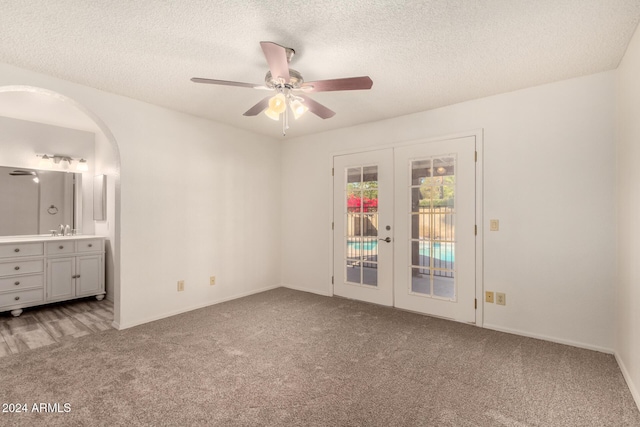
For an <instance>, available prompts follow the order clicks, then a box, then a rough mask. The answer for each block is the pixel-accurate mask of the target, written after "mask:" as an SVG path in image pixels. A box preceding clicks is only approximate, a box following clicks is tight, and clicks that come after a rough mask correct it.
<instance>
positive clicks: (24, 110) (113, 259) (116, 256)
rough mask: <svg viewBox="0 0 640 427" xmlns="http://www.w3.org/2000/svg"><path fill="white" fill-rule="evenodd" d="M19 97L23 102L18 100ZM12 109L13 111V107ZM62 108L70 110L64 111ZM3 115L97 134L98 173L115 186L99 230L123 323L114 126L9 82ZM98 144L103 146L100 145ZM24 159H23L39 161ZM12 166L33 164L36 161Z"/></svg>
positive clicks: (51, 95)
mask: <svg viewBox="0 0 640 427" xmlns="http://www.w3.org/2000/svg"><path fill="white" fill-rule="evenodd" d="M4 96H6V97H7V99H9V97H11V101H12V102H11V103H10V104H8V103H4V104H3V103H2V98H3V97H4ZM16 100H19V102H15V101H16ZM10 110H12V111H10ZM60 111H63V112H66V113H67V114H61V113H60ZM0 115H3V116H7V117H12V118H16V119H22V120H29V121H34V122H41V123H46V124H50V125H56V126H61V127H69V128H76V129H82V130H88V131H91V132H93V133H95V135H96V150H95V160H96V162H95V163H96V166H95V169H94V173H95V174H105V175H107V176H108V182H109V184H110V185H111V186H112V191H113V193H112V201H113V203H112V205H113V206H111V207H108V213H107V216H108V218H107V221H106V226H103V227H96V229H98V228H100V231H99V232H98V230H96V234H100V235H105V236H107V237H108V241H109V245H108V246H107V254H106V257H105V261H106V262H105V269H106V275H107V279H106V281H107V291H108V293H109V291H111V293H112V295H111V297H112V298H109V299H113V303H114V322H113V323H114V326H115V327H118V325H119V323H120V305H121V301H120V283H121V280H120V151H119V148H118V144H117V141H116V139H115V137H114V136H113V134H112V132H111V131H110V129H109V128H108V127H107V125H106V124H105V123H104V122H103V121H102V119H101V118H100V117H98V116H97V115H96V114H95V113H93V112H92V111H91V110H89V109H88V108H86V107H85V106H84V105H82V104H81V103H79V102H77V101H75V100H74V99H72V98H69V97H67V96H65V95H62V94H60V93H58V92H54V91H51V90H48V89H44V88H40V87H34V86H23V85H9V86H0ZM98 146H99V147H100V149H98ZM31 159H32V160H26V158H25V159H22V160H21V163H25V162H30V161H35V158H34V156H31ZM12 166H22V167H30V166H34V165H32V164H15V165H12Z"/></svg>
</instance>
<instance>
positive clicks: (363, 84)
mask: <svg viewBox="0 0 640 427" xmlns="http://www.w3.org/2000/svg"><path fill="white" fill-rule="evenodd" d="M371 86H373V81H372V80H371V78H369V76H362V77H347V78H345V79H333V80H318V81H315V82H305V83H303V84H302V86H301V88H302V89H303V90H304V91H305V92H329V91H334V90H364V89H371Z"/></svg>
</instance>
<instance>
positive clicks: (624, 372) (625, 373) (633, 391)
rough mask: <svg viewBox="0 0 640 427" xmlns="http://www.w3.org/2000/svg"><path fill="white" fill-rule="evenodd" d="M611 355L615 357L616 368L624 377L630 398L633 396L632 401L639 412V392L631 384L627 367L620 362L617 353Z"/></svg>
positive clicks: (620, 359)
mask: <svg viewBox="0 0 640 427" xmlns="http://www.w3.org/2000/svg"><path fill="white" fill-rule="evenodd" d="M613 355H614V356H615V357H616V361H617V362H618V366H619V367H620V370H621V371H622V376H623V377H624V380H625V381H626V382H627V386H628V387H629V391H631V396H633V400H635V402H636V406H637V407H638V411H640V392H638V389H637V388H636V385H635V384H634V383H633V380H632V379H631V375H629V371H628V370H627V367H626V366H625V364H624V362H623V361H622V358H621V357H620V355H618V352H615V353H613Z"/></svg>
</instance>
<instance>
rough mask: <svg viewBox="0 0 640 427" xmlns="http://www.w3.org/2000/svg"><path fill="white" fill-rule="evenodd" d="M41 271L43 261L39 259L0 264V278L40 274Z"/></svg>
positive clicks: (42, 269)
mask: <svg viewBox="0 0 640 427" xmlns="http://www.w3.org/2000/svg"><path fill="white" fill-rule="evenodd" d="M43 271H44V261H43V260H41V259H36V260H33V261H6V262H0V277H3V276H13V275H15V274H30V273H42V272H43Z"/></svg>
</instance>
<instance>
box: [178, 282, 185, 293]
mask: <svg viewBox="0 0 640 427" xmlns="http://www.w3.org/2000/svg"><path fill="white" fill-rule="evenodd" d="M182 291H184V280H178V292H182Z"/></svg>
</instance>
